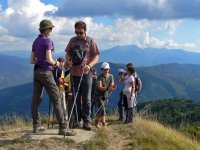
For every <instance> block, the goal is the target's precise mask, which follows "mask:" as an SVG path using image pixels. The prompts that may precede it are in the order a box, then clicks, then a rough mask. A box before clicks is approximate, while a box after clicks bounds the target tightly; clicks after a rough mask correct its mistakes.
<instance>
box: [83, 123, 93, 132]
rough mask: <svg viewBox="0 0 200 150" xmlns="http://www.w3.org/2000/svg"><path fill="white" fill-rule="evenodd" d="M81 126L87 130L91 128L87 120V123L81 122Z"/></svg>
mask: <svg viewBox="0 0 200 150" xmlns="http://www.w3.org/2000/svg"><path fill="white" fill-rule="evenodd" d="M83 128H84V129H86V130H88V131H91V130H92V125H91V124H90V123H89V122H87V123H85V122H84V123H83Z"/></svg>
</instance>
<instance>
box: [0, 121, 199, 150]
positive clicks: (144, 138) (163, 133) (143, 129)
mask: <svg viewBox="0 0 200 150" xmlns="http://www.w3.org/2000/svg"><path fill="white" fill-rule="evenodd" d="M20 122H21V121H18V123H17V125H14V127H15V128H13V126H7V128H5V126H4V127H3V128H2V127H0V135H1V136H0V146H1V147H2V148H5V149H20V150H23V149H52V148H53V149H81V150H82V149H83V150H116V149H117V150H127V149H136V150H138V149H146V150H199V149H200V144H199V143H198V142H197V141H194V140H192V139H190V138H188V137H186V136H185V135H183V134H181V133H180V132H177V131H175V130H172V129H170V128H166V127H164V126H163V125H161V124H159V123H157V122H153V121H149V120H145V119H142V118H140V117H137V118H136V119H135V122H134V123H133V124H120V123H119V122H118V121H116V118H113V117H109V119H108V122H109V126H108V127H107V128H104V129H98V130H97V131H96V136H95V137H94V138H92V139H91V140H90V141H87V142H84V143H74V141H73V140H69V139H67V138H65V139H64V138H63V139H62V138H61V139H58V138H50V139H45V140H32V139H27V138H23V139H21V138H20V136H22V135H23V134H25V132H26V130H27V129H28V128H31V126H30V124H27V123H26V124H25V123H22V122H21V123H20ZM9 128H12V130H11V129H9ZM4 130H6V131H4Z"/></svg>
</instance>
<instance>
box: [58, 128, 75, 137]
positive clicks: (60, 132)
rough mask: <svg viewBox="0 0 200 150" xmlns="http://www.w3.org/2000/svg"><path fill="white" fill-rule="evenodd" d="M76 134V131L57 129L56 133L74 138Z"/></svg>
mask: <svg viewBox="0 0 200 150" xmlns="http://www.w3.org/2000/svg"><path fill="white" fill-rule="evenodd" d="M76 134H77V133H76V131H74V130H69V129H59V131H58V135H65V136H75V135H76Z"/></svg>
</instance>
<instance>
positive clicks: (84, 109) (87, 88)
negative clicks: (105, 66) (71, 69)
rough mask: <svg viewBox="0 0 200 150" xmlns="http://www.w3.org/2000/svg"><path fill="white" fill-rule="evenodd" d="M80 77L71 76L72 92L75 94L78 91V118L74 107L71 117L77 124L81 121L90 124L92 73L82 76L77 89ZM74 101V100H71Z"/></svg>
mask: <svg viewBox="0 0 200 150" xmlns="http://www.w3.org/2000/svg"><path fill="white" fill-rule="evenodd" d="M80 79H81V76H73V75H72V76H71V85H72V91H73V93H74V97H75V94H76V93H77V91H78V95H77V98H76V106H77V112H78V116H77V115H76V110H75V109H76V107H74V111H73V115H75V117H73V118H75V119H76V120H78V121H79V122H80V121H81V119H83V121H84V123H88V122H91V117H90V115H91V90H92V73H91V72H89V73H88V74H86V75H83V78H82V81H81V84H80V88H79V89H78V86H79V83H80ZM73 101H74V99H73ZM77 117H78V118H77Z"/></svg>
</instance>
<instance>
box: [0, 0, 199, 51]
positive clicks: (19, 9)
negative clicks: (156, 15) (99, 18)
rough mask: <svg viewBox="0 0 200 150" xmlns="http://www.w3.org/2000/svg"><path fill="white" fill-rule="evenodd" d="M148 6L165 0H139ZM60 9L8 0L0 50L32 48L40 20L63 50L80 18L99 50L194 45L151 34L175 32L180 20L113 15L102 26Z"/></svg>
mask: <svg viewBox="0 0 200 150" xmlns="http://www.w3.org/2000/svg"><path fill="white" fill-rule="evenodd" d="M142 2H143V3H145V2H148V5H155V4H157V5H156V7H158V8H159V9H161V8H162V7H164V4H165V3H166V0H156V1H154V0H142ZM58 9H59V8H58V7H56V6H54V5H52V4H44V3H42V2H41V0H34V1H33V0H17V1H16V0H8V8H7V9H5V10H2V11H0V20H1V22H0V50H5V49H6V50H8V49H10V50H15V49H16V50H19V49H24V50H25V49H31V45H32V42H33V40H34V38H36V36H37V34H38V33H39V32H38V28H39V22H40V21H41V20H42V19H44V18H45V19H50V20H52V22H53V24H54V25H55V28H54V29H53V32H52V35H51V37H50V38H52V40H53V41H54V43H55V47H56V50H59V51H64V49H65V47H66V45H67V43H68V41H69V39H70V38H71V37H72V36H74V35H75V34H74V23H75V22H76V21H77V20H83V21H85V22H86V23H87V28H88V34H89V35H90V36H91V37H94V38H95V39H96V41H97V45H98V47H99V49H100V50H103V49H108V48H111V47H113V46H116V45H130V44H136V45H139V46H140V47H147V46H151V47H170V48H173V47H174V48H179V47H183V48H184V49H186V48H188V49H195V48H197V44H195V43H186V44H177V43H176V42H174V41H173V40H171V39H166V40H160V39H159V38H157V37H156V36H151V31H150V30H149V29H151V30H152V31H153V32H157V33H159V32H160V33H163V32H165V33H166V34H168V35H169V36H171V35H173V34H175V31H176V29H177V28H178V27H179V26H180V25H181V23H182V20H162V21H155V20H152V21H151V20H147V19H140V20H136V19H133V18H131V17H126V18H115V20H114V21H113V24H110V25H108V24H107V25H105V24H103V23H96V22H94V20H93V18H92V17H82V18H81V17H79V18H67V17H58V16H55V15H52V14H54V13H55V12H56V11H57V10H58Z"/></svg>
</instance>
